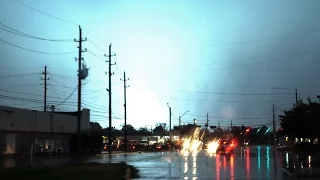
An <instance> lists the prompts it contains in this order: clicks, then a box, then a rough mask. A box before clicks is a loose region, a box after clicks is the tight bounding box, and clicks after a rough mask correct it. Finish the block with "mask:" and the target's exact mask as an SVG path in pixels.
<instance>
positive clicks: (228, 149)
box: [216, 139, 237, 154]
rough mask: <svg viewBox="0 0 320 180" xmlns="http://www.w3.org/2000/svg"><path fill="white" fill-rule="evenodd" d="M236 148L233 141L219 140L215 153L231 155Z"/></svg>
mask: <svg viewBox="0 0 320 180" xmlns="http://www.w3.org/2000/svg"><path fill="white" fill-rule="evenodd" d="M236 147H237V143H236V141H235V140H232V139H231V140H229V139H220V140H219V141H218V147H217V150H216V153H225V154H231V153H234V149H235V148H236Z"/></svg>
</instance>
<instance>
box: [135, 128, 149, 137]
mask: <svg viewBox="0 0 320 180" xmlns="http://www.w3.org/2000/svg"><path fill="white" fill-rule="evenodd" d="M138 133H139V134H140V135H150V131H149V130H148V129H147V128H146V127H142V128H139V130H138Z"/></svg>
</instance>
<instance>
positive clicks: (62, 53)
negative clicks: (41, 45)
mask: <svg viewBox="0 0 320 180" xmlns="http://www.w3.org/2000/svg"><path fill="white" fill-rule="evenodd" d="M0 41H2V42H4V43H6V44H9V45H11V46H14V47H16V48H20V49H23V50H26V51H30V52H34V53H39V54H56V55H64V54H73V53H76V52H77V51H71V52H61V53H57V52H55V53H52V52H43V51H36V50H32V49H27V48H24V47H21V46H18V45H15V44H12V43H9V42H7V41H5V40H3V39H0Z"/></svg>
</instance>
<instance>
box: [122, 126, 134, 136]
mask: <svg viewBox="0 0 320 180" xmlns="http://www.w3.org/2000/svg"><path fill="white" fill-rule="evenodd" d="M121 130H122V132H124V125H123V126H122V129H121ZM136 133H137V130H136V129H135V128H134V127H133V126H132V125H130V124H127V134H136Z"/></svg>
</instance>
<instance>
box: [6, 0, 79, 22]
mask: <svg viewBox="0 0 320 180" xmlns="http://www.w3.org/2000/svg"><path fill="white" fill-rule="evenodd" d="M12 1H14V2H16V3H18V4H20V5H22V6H24V7H27V8H29V9H32V10H34V11H36V12H38V13H41V14H44V15H46V16H49V17H51V18H54V19H56V20H59V21H63V22H65V23H69V24H73V25H78V24H77V23H74V22H71V21H67V20H65V19H61V18H58V17H56V16H53V15H50V14H47V13H45V12H42V11H40V10H37V9H35V8H33V7H31V6H28V5H26V4H24V3H22V2H20V1H16V0H12Z"/></svg>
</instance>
